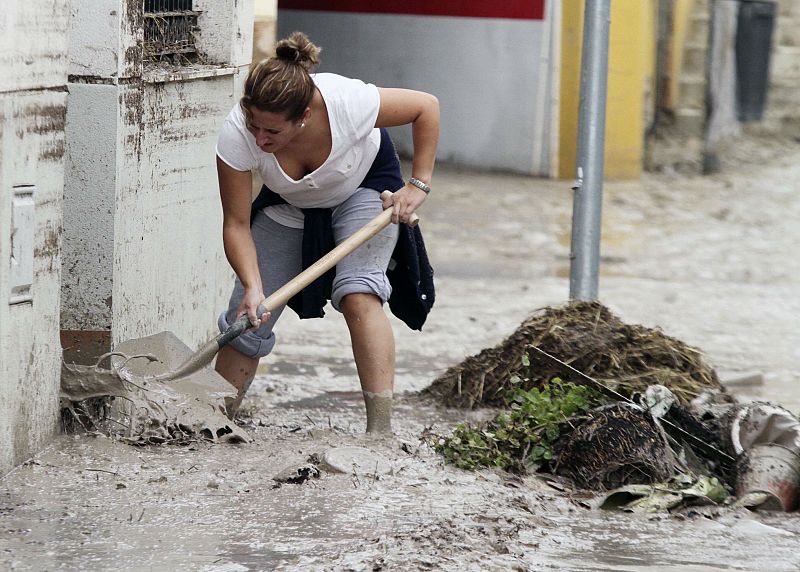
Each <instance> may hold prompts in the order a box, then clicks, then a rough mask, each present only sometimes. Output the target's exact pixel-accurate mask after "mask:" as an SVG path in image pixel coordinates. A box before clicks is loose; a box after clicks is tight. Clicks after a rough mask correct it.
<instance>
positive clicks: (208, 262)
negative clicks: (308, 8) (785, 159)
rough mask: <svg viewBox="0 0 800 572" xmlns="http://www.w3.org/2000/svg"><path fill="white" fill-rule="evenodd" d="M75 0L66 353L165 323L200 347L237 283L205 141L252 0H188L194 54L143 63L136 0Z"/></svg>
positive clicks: (217, 117)
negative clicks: (180, 62)
mask: <svg viewBox="0 0 800 572" xmlns="http://www.w3.org/2000/svg"><path fill="white" fill-rule="evenodd" d="M73 4H74V5H75V6H74V7H73V25H72V29H73V30H74V31H77V34H78V35H79V37H76V36H74V35H73V38H72V42H71V45H72V47H73V52H72V53H71V56H70V60H71V62H70V69H71V70H73V71H74V72H76V73H74V74H73V75H72V76H70V96H69V106H68V113H67V134H68V139H67V161H68V170H67V184H66V188H65V214H64V220H65V235H64V268H65V276H64V281H63V289H62V293H63V307H62V313H61V327H62V329H63V335H64V338H65V339H68V340H70V342H69V344H68V347H67V348H65V349H66V350H67V351H66V352H65V355H68V359H70V360H75V361H83V362H87V361H91V360H92V357H93V356H95V355H97V354H98V353H100V352H102V351H105V350H108V349H110V348H111V347H112V346H113V345H114V344H116V343H119V342H121V341H123V340H126V339H130V338H135V337H140V336H145V335H150V334H154V333H157V332H159V331H163V330H171V331H173V332H174V333H175V334H176V335H177V336H178V337H179V338H181V339H182V340H183V341H184V342H185V343H187V344H188V345H189V346H194V347H196V346H198V345H200V344H201V343H202V342H204V341H205V340H206V339H207V338H208V337H209V336H210V335H212V333H214V331H215V324H216V315H217V313H218V312H219V311H220V310H222V309H224V307H225V305H226V303H227V298H228V296H229V294H230V290H231V288H232V286H233V282H232V280H233V273H232V271H231V270H230V268H229V266H228V264H227V261H226V260H225V256H224V252H223V248H222V213H221V206H220V202H219V190H218V186H217V177H216V164H215V154H214V146H215V142H216V137H217V132H218V130H219V128H220V127H221V126H222V122H223V121H224V119H225V117H226V115H227V114H228V112H229V111H230V109H231V108H232V107H233V105H234V104H235V102H236V101H237V100H238V98H239V97H240V96H241V84H242V81H243V70H245V69H246V66H248V65H249V63H250V57H251V50H252V42H253V32H252V30H253V3H252V0H249V1H248V0H245V1H238V2H236V3H235V4H234V9H231V6H230V3H229V2H228V1H227V0H196V2H195V7H196V8H197V9H199V10H201V11H202V12H203V14H202V15H201V16H200V19H199V26H200V31H199V33H198V47H199V49H200V51H201V53H202V54H203V56H204V57H203V61H202V63H198V64H193V65H185V66H181V67H175V66H173V65H172V64H167V65H159V64H148V63H147V62H142V60H141V53H140V52H141V49H140V48H137V44H136V41H135V40H136V38H138V37H140V36H141V29H140V28H139V27H138V26H139V24H138V22H139V21H140V19H141V18H140V15H137V14H135V13H134V12H133V11H132V10H133V8H132V7H133V6H134V4H133V3H130V2H126V1H122V0H102V2H95V1H94V0H73ZM89 29H93V31H91V32H89V31H88V30H89ZM83 31H86V33H85V34H84V33H83ZM137 49H139V55H137V52H136V50H137ZM107 53H111V54H113V57H111V58H106V56H107ZM92 54H99V56H98V58H95V59H93V56H92ZM112 60H113V61H114V62H116V65H111V63H112ZM120 62H122V63H120Z"/></svg>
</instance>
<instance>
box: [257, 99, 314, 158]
mask: <svg viewBox="0 0 800 572" xmlns="http://www.w3.org/2000/svg"><path fill="white" fill-rule="evenodd" d="M245 119H246V121H247V130H248V131H250V133H252V134H253V137H255V138H256V145H258V147H259V148H260V149H261V150H262V151H264V152H265V153H276V152H277V151H280V150H281V149H283V148H284V147H286V145H287V144H288V143H289V142H290V141H291V140H292V139H293V138H294V137H295V135H297V134H298V133H299V132H300V129H301V127H300V125H301V124H302V119H298V120H297V121H288V120H287V119H286V116H285V115H284V114H282V113H272V112H271V111H261V110H260V109H258V108H256V107H252V106H251V107H250V108H249V109H248V111H247V113H245Z"/></svg>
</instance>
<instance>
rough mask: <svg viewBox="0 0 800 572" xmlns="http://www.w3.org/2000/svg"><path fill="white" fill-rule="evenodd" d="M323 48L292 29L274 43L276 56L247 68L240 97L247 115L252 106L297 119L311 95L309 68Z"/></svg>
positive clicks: (312, 87)
mask: <svg viewBox="0 0 800 572" xmlns="http://www.w3.org/2000/svg"><path fill="white" fill-rule="evenodd" d="M321 51H322V50H321V49H320V48H318V47H317V46H315V45H314V44H313V43H312V42H311V40H309V39H308V36H306V35H305V34H304V33H302V32H294V33H293V34H291V35H290V36H289V37H288V38H284V39H283V40H281V41H279V42H278V43H277V45H276V46H275V55H274V56H271V57H269V58H267V59H265V60H261V61H260V62H258V63H257V64H255V65H254V66H253V67H252V68H250V73H249V74H247V79H246V80H245V82H244V95H243V96H242V99H241V100H240V102H239V103H240V105H241V106H242V110H243V111H244V112H245V113H246V114H247V113H249V108H250V107H251V106H254V107H256V108H257V109H259V110H261V111H268V112H271V113H283V114H285V115H286V118H287V119H288V120H289V121H296V120H297V119H299V118H300V117H301V116H302V115H303V113H304V112H305V110H306V108H307V107H308V105H309V104H310V103H311V98H312V97H313V96H314V89H315V87H314V80H312V79H311V75H309V74H310V71H311V70H312V69H313V67H314V66H315V65H317V64H318V63H319V53H320V52H321Z"/></svg>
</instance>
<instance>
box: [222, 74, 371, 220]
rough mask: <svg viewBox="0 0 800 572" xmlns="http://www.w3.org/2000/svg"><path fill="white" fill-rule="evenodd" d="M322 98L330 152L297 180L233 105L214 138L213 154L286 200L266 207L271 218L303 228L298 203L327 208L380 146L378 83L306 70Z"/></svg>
mask: <svg viewBox="0 0 800 572" xmlns="http://www.w3.org/2000/svg"><path fill="white" fill-rule="evenodd" d="M312 78H313V79H314V83H315V84H316V86H317V88H318V89H319V91H320V93H321V94H322V98H323V99H324V100H325V106H326V108H327V110H328V118H329V121H330V127H331V139H332V144H331V153H330V155H329V156H328V158H327V159H326V160H325V162H324V163H323V164H322V165H321V166H320V167H319V168H318V169H317V170H316V171H313V172H312V173H309V174H308V175H306V176H305V177H303V178H302V179H300V180H294V179H292V178H291V177H289V176H288V175H287V174H286V173H285V172H284V171H283V169H281V166H280V165H279V164H278V160H277V159H276V158H275V155H273V154H272V153H265V152H264V151H262V150H261V149H259V148H258V146H257V145H256V138H255V137H254V136H253V134H252V133H250V131H248V130H247V125H246V123H245V115H244V111H242V108H241V106H240V105H239V103H237V104H236V105H234V107H233V109H232V110H231V112H230V113H229V114H228V117H227V118H226V119H225V123H224V125H223V126H222V129H221V130H220V133H219V137H218V139H217V156H218V157H219V158H220V159H222V160H223V161H224V162H225V163H227V164H228V165H229V166H230V167H231V168H233V169H236V170H237V171H256V172H257V173H258V174H259V175H260V176H261V180H262V181H263V182H264V184H265V185H267V187H269V188H270V189H272V190H273V191H275V192H276V193H278V194H279V195H281V196H282V197H283V198H284V199H285V200H286V201H287V202H288V203H289V204H288V205H277V206H272V207H267V208H266V209H264V212H265V213H266V214H267V216H269V217H270V218H271V219H273V220H275V221H276V222H278V223H280V224H283V225H285V226H289V227H292V228H303V213H302V212H300V209H303V208H332V207H335V206H336V205H338V204H340V203H342V202H343V201H345V200H346V199H347V198H349V197H350V195H352V194H353V193H355V192H356V190H357V189H358V185H359V183H361V181H362V180H364V176H365V175H366V174H367V171H369V168H370V167H371V166H372V162H373V160H374V159H375V156H376V155H377V154H378V148H379V147H380V141H381V135H380V130H378V129H376V128H375V121H376V119H377V118H378V110H379V108H380V96H379V95H378V88H377V87H375V86H374V85H372V84H367V83H364V82H362V81H360V80H357V79H349V78H346V77H343V76H340V75H336V74H331V73H318V74H314V75H312Z"/></svg>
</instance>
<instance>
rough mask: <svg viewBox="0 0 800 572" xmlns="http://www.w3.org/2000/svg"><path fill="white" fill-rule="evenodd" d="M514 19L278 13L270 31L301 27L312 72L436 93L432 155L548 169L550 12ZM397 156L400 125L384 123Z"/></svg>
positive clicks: (406, 142) (402, 143) (553, 113)
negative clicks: (314, 60)
mask: <svg viewBox="0 0 800 572" xmlns="http://www.w3.org/2000/svg"><path fill="white" fill-rule="evenodd" d="M546 18H547V19H545V20H515V19H491V18H464V17H438V16H408V15H395V14H360V13H334V12H316V11H299V10H280V9H279V10H278V38H282V37H285V36H286V35H288V34H289V33H291V32H292V31H294V30H302V31H304V32H306V33H307V34H308V35H309V37H310V38H311V40H312V41H314V42H315V43H316V44H317V45H319V46H321V47H322V48H323V51H322V63H321V66H320V67H319V71H330V72H336V73H341V74H343V75H347V76H351V77H358V78H360V79H362V80H364V81H367V82H370V83H375V84H376V85H378V86H381V87H405V88H410V89H420V90H423V91H428V92H431V93H433V94H434V95H436V96H437V97H438V98H439V102H440V107H441V114H442V126H441V141H440V144H439V153H438V157H439V159H440V160H446V161H454V162H457V163H462V164H466V165H470V166H474V167H480V168H488V169H502V170H508V171H514V172H521V173H531V174H539V175H545V176H548V175H550V174H552V173H551V171H552V166H551V163H552V161H551V156H552V154H554V153H555V150H554V149H553V148H552V144H551V139H552V134H553V133H554V132H555V131H556V130H557V126H556V124H555V120H556V117H557V115H558V110H557V107H556V106H557V104H556V102H555V101H554V100H553V99H552V98H551V92H552V91H553V90H552V85H553V82H554V81H555V80H554V79H553V72H552V69H551V68H552V66H551V61H552V59H553V56H552V54H551V39H552V36H551V34H550V33H551V26H552V18H551V14H550V13H549V11H548V12H546ZM393 136H394V139H395V143H396V144H397V145H398V148H399V150H400V151H401V152H403V153H406V154H407V153H408V151H409V150H410V148H411V145H410V141H411V136H410V130H408V129H402V130H394V132H393Z"/></svg>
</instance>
